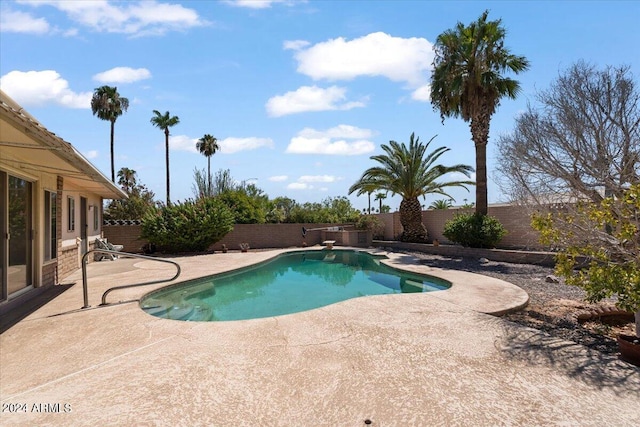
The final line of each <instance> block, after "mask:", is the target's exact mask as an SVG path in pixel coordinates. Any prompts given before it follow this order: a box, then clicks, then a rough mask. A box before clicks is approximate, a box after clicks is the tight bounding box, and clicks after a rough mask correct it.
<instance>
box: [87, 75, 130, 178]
mask: <svg viewBox="0 0 640 427" xmlns="http://www.w3.org/2000/svg"><path fill="white" fill-rule="evenodd" d="M128 108H129V100H128V99H127V98H125V97H122V96H120V94H119V93H118V88H116V87H111V86H100V87H99V88H96V89H95V90H94V92H93V97H92V98H91V111H92V112H93V115H94V116H98V118H99V119H101V120H108V121H109V122H111V181H112V182H116V174H115V166H114V164H113V134H114V128H115V124H116V120H117V119H118V117H120V116H121V115H122V114H123V113H124V112H125V111H127V109H128Z"/></svg>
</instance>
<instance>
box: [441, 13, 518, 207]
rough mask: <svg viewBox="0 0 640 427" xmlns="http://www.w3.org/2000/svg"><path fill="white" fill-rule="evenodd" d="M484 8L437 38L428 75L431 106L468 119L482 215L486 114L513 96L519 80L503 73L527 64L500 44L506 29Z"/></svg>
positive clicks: (485, 192) (447, 113)
mask: <svg viewBox="0 0 640 427" xmlns="http://www.w3.org/2000/svg"><path fill="white" fill-rule="evenodd" d="M488 14H489V11H485V12H484V13H483V14H482V16H480V18H478V20H477V21H475V22H472V23H471V24H469V25H468V26H466V27H465V26H464V25H463V24H462V23H460V22H458V24H457V25H456V27H455V28H453V29H449V30H447V31H445V32H443V33H442V34H440V35H439V36H438V38H437V39H436V43H435V45H434V51H435V58H434V60H433V73H432V75H431V104H432V105H433V107H434V109H436V110H439V111H440V117H441V118H442V121H443V122H444V118H445V117H462V119H463V120H464V121H466V122H470V128H471V138H472V139H473V142H474V144H475V149H476V212H477V213H479V214H482V215H486V214H487V143H488V141H489V125H490V123H491V116H492V115H493V113H494V112H495V111H496V108H497V107H498V106H499V105H500V99H501V98H503V97H505V96H507V97H509V98H511V99H515V98H516V96H517V95H518V93H519V92H520V83H519V82H518V81H517V80H513V79H510V78H507V77H504V76H503V73H505V72H507V71H512V72H514V73H516V74H518V73H520V72H522V71H525V70H527V69H528V68H529V61H528V60H527V59H526V58H525V57H524V56H516V55H513V54H511V52H510V51H509V49H507V48H505V47H504V38H505V34H506V31H505V29H504V27H502V26H501V25H500V24H501V20H500V19H498V20H497V21H487V16H488Z"/></svg>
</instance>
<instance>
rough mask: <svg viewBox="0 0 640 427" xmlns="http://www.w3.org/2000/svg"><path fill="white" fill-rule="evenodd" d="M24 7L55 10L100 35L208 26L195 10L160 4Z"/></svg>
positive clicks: (43, 1) (41, 1)
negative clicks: (51, 8) (48, 7)
mask: <svg viewBox="0 0 640 427" xmlns="http://www.w3.org/2000/svg"><path fill="white" fill-rule="evenodd" d="M22 3H24V4H28V5H31V6H34V7H41V6H52V7H55V8H56V9H58V10H60V11H62V12H64V13H66V14H67V16H68V18H69V19H71V20H72V21H75V22H76V23H78V24H81V25H84V26H85V27H89V28H90V29H92V30H94V31H98V32H108V33H123V34H130V35H132V36H147V35H162V34H165V33H166V32H167V31H185V30H186V29H189V28H193V27H199V26H204V25H208V22H206V21H205V20H203V19H201V18H200V17H199V16H198V13H197V12H196V11H195V10H194V9H188V8H185V7H183V6H182V5H179V4H168V3H158V2H156V1H144V2H142V1H141V2H135V3H134V2H115V3H113V2H112V3H110V2H108V1H57V0H38V1H23V2H22Z"/></svg>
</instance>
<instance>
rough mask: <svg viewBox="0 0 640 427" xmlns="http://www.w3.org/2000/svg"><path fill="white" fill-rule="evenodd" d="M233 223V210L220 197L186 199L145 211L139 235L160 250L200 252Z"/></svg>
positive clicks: (219, 237) (216, 239)
mask: <svg viewBox="0 0 640 427" xmlns="http://www.w3.org/2000/svg"><path fill="white" fill-rule="evenodd" d="M233 224H234V214H233V212H232V211H231V210H230V209H229V208H228V207H227V206H226V205H225V204H224V203H223V202H222V201H220V200H218V199H215V198H202V199H198V200H197V201H192V200H187V201H185V202H183V203H180V204H173V205H169V206H163V207H161V208H153V209H151V210H150V211H149V212H147V214H146V215H145V216H144V217H143V219H142V233H141V237H142V238H144V239H147V240H148V241H149V242H150V243H152V244H154V245H155V246H156V249H158V250H160V251H162V252H168V253H178V252H201V251H205V250H207V249H208V248H209V246H211V245H212V244H214V243H216V242H218V241H219V240H220V239H222V238H223V237H224V236H225V235H226V234H227V233H229V232H230V231H231V230H233Z"/></svg>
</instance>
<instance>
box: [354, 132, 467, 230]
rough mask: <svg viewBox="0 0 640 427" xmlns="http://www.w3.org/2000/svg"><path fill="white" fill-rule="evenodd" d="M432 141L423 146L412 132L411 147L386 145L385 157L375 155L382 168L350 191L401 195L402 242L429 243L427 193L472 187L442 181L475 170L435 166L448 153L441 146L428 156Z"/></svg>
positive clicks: (366, 175)
mask: <svg viewBox="0 0 640 427" xmlns="http://www.w3.org/2000/svg"><path fill="white" fill-rule="evenodd" d="M434 138H435V137H433V138H431V139H430V140H429V142H427V143H426V144H423V143H421V142H420V138H419V137H415V135H414V134H413V133H412V134H411V136H410V138H409V146H408V147H407V146H406V144H404V143H401V144H400V143H398V142H396V141H390V142H389V145H385V144H383V145H382V146H381V148H382V150H383V151H384V152H385V153H386V154H381V155H377V156H372V157H371V159H372V160H374V161H376V162H377V163H379V164H380V166H376V167H372V168H369V169H367V170H366V171H365V172H364V173H363V174H362V177H360V179H359V180H358V181H357V182H356V183H355V184H353V185H352V186H351V187H350V188H349V194H351V193H353V192H355V191H358V190H359V189H361V188H365V187H375V188H378V189H380V190H384V191H388V192H390V193H391V194H398V195H400V196H402V202H401V203H400V223H401V224H402V227H403V233H402V236H401V240H403V241H406V242H426V241H427V237H428V236H427V229H426V228H425V227H424V225H423V224H422V207H421V206H420V201H419V200H418V198H419V197H420V196H423V197H424V196H426V195H427V194H432V193H434V194H442V195H444V196H447V197H451V196H449V195H448V194H447V193H446V192H445V188H447V187H463V188H465V189H466V188H467V187H466V186H467V185H473V184H474V183H473V181H445V182H441V181H440V182H439V181H438V180H439V179H441V178H442V177H443V176H445V175H447V174H449V173H453V172H458V173H461V174H463V175H465V176H467V177H468V176H469V175H470V173H471V172H473V168H472V167H471V166H467V165H462V164H458V165H454V166H443V165H441V164H436V161H437V160H438V158H439V157H440V156H442V155H443V154H444V153H446V152H447V151H449V149H448V148H446V147H439V148H437V149H436V150H434V151H432V152H430V153H428V154H427V149H428V148H429V144H430V143H431V141H433V139H434Z"/></svg>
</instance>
